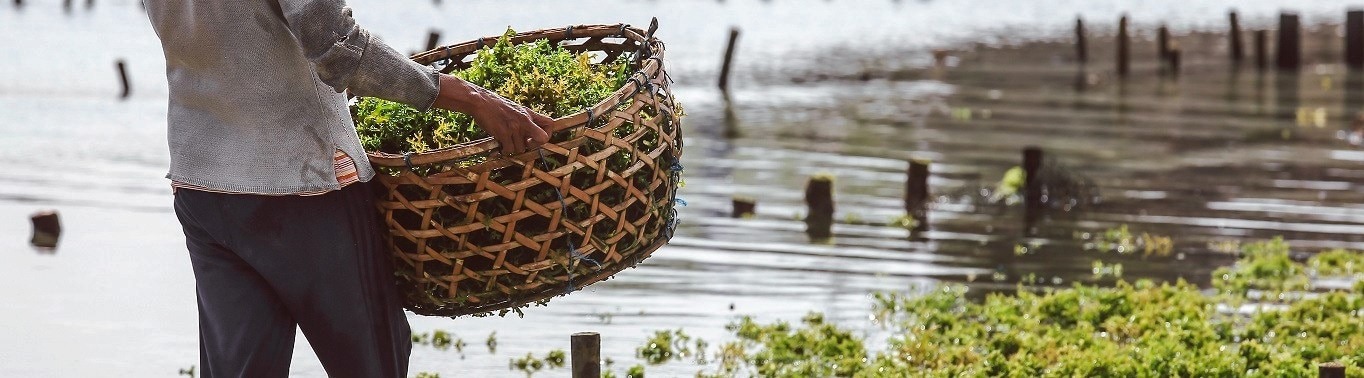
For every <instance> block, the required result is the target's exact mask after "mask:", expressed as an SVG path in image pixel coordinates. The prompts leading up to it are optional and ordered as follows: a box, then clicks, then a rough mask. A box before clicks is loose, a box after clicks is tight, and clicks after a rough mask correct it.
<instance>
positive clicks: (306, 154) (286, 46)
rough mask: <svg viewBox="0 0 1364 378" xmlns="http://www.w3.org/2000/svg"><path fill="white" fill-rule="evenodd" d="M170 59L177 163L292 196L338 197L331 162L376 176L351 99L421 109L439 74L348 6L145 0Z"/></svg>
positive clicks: (224, 180)
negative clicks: (346, 159) (361, 22)
mask: <svg viewBox="0 0 1364 378" xmlns="http://www.w3.org/2000/svg"><path fill="white" fill-rule="evenodd" d="M146 5H147V13H148V14H149V16H150V18H151V21H152V27H153V29H155V30H156V34H157V36H159V37H160V38H161V45H162V49H163V51H164V53H165V55H166V78H167V80H168V81H169V84H170V104H169V119H168V121H169V131H168V137H169V142H170V153H171V166H170V172H169V173H168V174H167V175H166V177H168V178H170V179H171V180H175V181H178V182H182V183H186V184H190V185H194V186H199V187H203V188H207V189H211V190H217V191H226V192H238V193H256V194H294V193H301V192H316V191H320V190H334V189H337V188H339V185H338V183H337V181H336V174H335V170H334V168H333V165H332V164H333V161H334V160H333V155H334V153H335V151H336V150H341V151H342V152H345V153H346V154H347V155H350V156H351V157H352V158H354V160H355V162H356V163H357V164H356V166H357V167H356V168H357V170H358V173H359V175H360V179H361V181H368V180H369V179H370V178H372V177H373V176H374V170H373V169H372V168H371V167H370V165H369V164H367V160H366V159H365V152H364V149H363V148H362V147H361V146H360V141H359V138H358V137H357V136H356V133H355V127H354V125H353V123H352V121H351V117H350V112H349V110H348V109H347V108H346V99H345V95H343V94H342V93H341V92H342V91H343V90H345V89H349V90H350V91H351V92H352V93H354V94H356V95H359V96H372V97H379V98H384V99H388V100H393V101H397V102H401V103H405V104H408V105H412V106H414V107H416V108H418V109H428V108H430V107H431V105H432V103H434V102H435V99H436V93H437V91H438V75H437V74H436V72H435V71H434V70H432V69H430V68H428V67H425V66H422V65H419V64H417V63H415V62H413V61H411V60H409V59H407V58H406V57H404V56H403V55H402V54H399V53H398V52H397V51H394V50H393V49H392V48H390V47H388V46H387V45H385V44H384V43H383V42H381V41H380V40H379V39H378V38H374V37H373V36H371V35H370V34H369V32H367V31H365V30H364V29H362V28H360V27H359V26H357V25H356V23H355V20H354V19H352V18H351V13H350V9H349V8H346V6H345V1H344V0H237V1H203V0H146Z"/></svg>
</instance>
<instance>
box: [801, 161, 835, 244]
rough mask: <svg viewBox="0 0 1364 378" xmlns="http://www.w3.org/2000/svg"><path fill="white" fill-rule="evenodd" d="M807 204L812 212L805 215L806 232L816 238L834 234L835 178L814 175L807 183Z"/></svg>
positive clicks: (825, 237)
mask: <svg viewBox="0 0 1364 378" xmlns="http://www.w3.org/2000/svg"><path fill="white" fill-rule="evenodd" d="M805 204H806V205H807V206H808V207H809V210H810V213H809V215H806V217H805V226H806V227H805V233H806V234H808V235H810V237H811V238H814V239H828V238H829V237H831V236H833V225H834V179H833V177H831V176H822V175H821V176H814V177H811V178H810V181H809V182H807V183H806V184H805Z"/></svg>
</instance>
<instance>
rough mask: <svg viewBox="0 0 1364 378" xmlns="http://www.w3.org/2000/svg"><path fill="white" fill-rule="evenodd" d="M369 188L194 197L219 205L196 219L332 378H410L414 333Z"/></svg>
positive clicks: (197, 194) (366, 186) (348, 187)
mask: <svg viewBox="0 0 1364 378" xmlns="http://www.w3.org/2000/svg"><path fill="white" fill-rule="evenodd" d="M370 185H371V184H368V183H362V184H353V185H350V186H347V187H346V188H345V189H342V190H340V191H335V192H331V193H327V194H324V195H320V196H307V197H298V196H282V197H269V196H242V195H225V194H215V193H204V192H193V194H194V195H195V196H206V197H213V198H214V199H215V200H216V201H217V202H218V204H219V206H218V207H217V212H216V215H217V216H216V217H212V220H205V219H206V217H199V218H198V219H199V220H200V221H205V222H207V223H212V225H211V226H212V227H211V228H210V229H213V230H216V231H217V232H220V233H221V234H222V235H223V236H222V238H223V239H226V240H229V241H228V242H226V244H227V246H228V249H230V250H231V251H233V252H235V253H236V254H237V255H238V256H240V257H241V258H242V260H244V261H246V262H247V263H248V264H250V265H251V267H252V268H254V270H255V272H256V273H257V274H259V275H260V277H262V278H263V279H264V281H265V282H267V283H268V284H269V286H270V287H271V288H272V289H273V291H274V293H275V294H276V295H277V296H278V298H279V299H280V302H282V303H283V304H284V306H285V307H286V308H287V309H288V314H289V315H291V316H292V318H293V319H294V321H296V322H297V323H298V326H299V327H300V328H301V329H302V330H303V334H304V336H305V337H307V338H308V342H309V344H311V345H312V347H313V350H314V351H315V352H316V353H317V357H318V359H319V360H320V361H321V362H322V365H323V367H324V368H325V369H326V370H327V374H328V375H330V376H333V377H401V376H406V374H407V362H408V356H409V354H410V352H411V347H412V344H411V341H412V340H411V331H410V330H409V328H408V324H407V318H406V317H405V316H404V314H403V312H402V307H401V306H402V304H401V302H400V298H399V297H398V293H397V288H396V286H395V285H394V281H393V269H392V265H391V261H390V257H389V254H388V252H387V251H386V249H385V246H384V243H383V241H382V240H381V239H380V237H381V236H382V234H381V232H382V229H381V228H380V224H379V222H378V221H379V219H378V214H377V212H376V211H375V208H374V203H373V201H374V199H373V194H372V189H373V188H372V187H370ZM186 193H190V191H186Z"/></svg>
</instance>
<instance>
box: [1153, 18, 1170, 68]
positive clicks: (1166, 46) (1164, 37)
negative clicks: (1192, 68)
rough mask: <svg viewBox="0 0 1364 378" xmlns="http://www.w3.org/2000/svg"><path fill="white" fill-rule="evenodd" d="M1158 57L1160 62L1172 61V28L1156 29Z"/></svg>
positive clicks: (1161, 27)
mask: <svg viewBox="0 0 1364 378" xmlns="http://www.w3.org/2000/svg"><path fill="white" fill-rule="evenodd" d="M1156 56H1157V57H1158V59H1160V60H1159V61H1160V62H1166V61H1168V60H1169V59H1170V28H1168V27H1166V26H1165V25H1160V28H1158V29H1156Z"/></svg>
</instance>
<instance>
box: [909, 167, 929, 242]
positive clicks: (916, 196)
mask: <svg viewBox="0 0 1364 378" xmlns="http://www.w3.org/2000/svg"><path fill="white" fill-rule="evenodd" d="M928 165H929V162H928V161H927V160H919V159H914V160H910V161H909V170H908V171H906V172H905V214H908V215H909V216H910V217H912V218H914V221H915V222H917V224H916V225H915V227H914V231H922V230H927V229H928V209H927V207H926V205H927V204H928V198H929V192H928V177H929V170H928Z"/></svg>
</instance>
